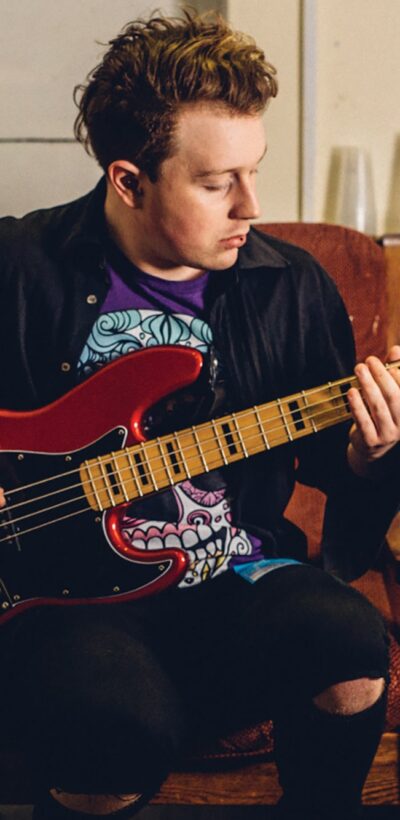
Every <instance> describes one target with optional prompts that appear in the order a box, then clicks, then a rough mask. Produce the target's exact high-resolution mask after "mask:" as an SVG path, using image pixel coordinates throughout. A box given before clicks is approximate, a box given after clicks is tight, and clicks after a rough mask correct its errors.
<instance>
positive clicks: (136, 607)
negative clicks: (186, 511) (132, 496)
mask: <svg viewBox="0 0 400 820" xmlns="http://www.w3.org/2000/svg"><path fill="white" fill-rule="evenodd" d="M0 649H1V658H2V661H1V665H2V676H1V689H2V691H1V695H0V712H1V714H0V720H1V724H0V725H1V726H2V727H3V737H6V738H7V743H8V742H9V741H8V739H9V738H10V737H12V738H14V739H15V743H16V744H19V745H20V746H21V747H23V748H24V749H25V750H28V751H29V753H30V754H31V759H32V766H33V767H34V770H35V774H36V777H37V782H38V785H39V786H40V787H41V788H49V787H52V786H58V787H60V788H62V789H63V790H65V791H70V792H77V793H100V794H101V793H116V794H119V793H131V792H136V791H138V792H147V793H148V792H151V791H152V790H155V789H156V788H157V786H158V785H159V783H160V782H161V781H162V779H163V778H164V777H165V775H166V774H167V772H168V771H169V770H170V769H171V768H172V767H173V766H175V765H176V764H177V762H179V759H180V758H181V757H182V755H186V754H188V750H189V749H190V747H191V746H192V745H193V741H194V742H195V744H196V745H197V744H198V742H199V741H200V740H203V739H204V740H206V739H207V738H213V737H215V736H216V735H218V734H220V733H223V732H229V731H231V730H234V729H237V728H239V727H243V726H245V725H246V724H247V725H248V724H252V723H254V722H256V721H258V720H265V719H266V718H269V717H272V718H273V719H274V723H275V732H276V759H277V764H278V768H279V773H280V779H281V783H282V785H283V788H284V792H285V800H286V801H288V804H290V805H293V806H296V807H297V810H298V811H299V812H301V811H304V816H305V817H306V816H307V817H308V820H310V818H312V817H314V816H315V817H318V820H319V818H320V817H325V816H326V817H329V816H331V815H330V813H329V812H330V811H331V810H332V816H334V814H333V810H334V809H335V811H336V812H338V811H339V810H340V812H341V814H340V816H341V818H343V817H346V816H347V815H346V811H347V812H349V814H348V816H349V817H350V816H353V815H352V814H351V811H353V809H354V810H355V807H356V806H357V804H358V802H359V799H360V792H361V788H362V785H363V782H364V779H365V777H366V774H367V772H368V768H369V766H370V763H371V761H372V758H373V755H374V752H375V750H376V746H377V744H378V742H379V738H380V734H381V731H382V729H383V722H384V698H382V699H381V700H380V701H379V702H378V703H377V704H376V705H375V706H374V707H372V708H371V709H368V710H366V711H365V712H362V713H360V714H358V715H355V716H350V717H342V716H332V715H328V714H326V713H323V712H320V711H319V710H317V709H316V708H315V707H314V706H313V702H312V699H313V697H314V696H315V695H317V694H318V693H320V692H322V691H324V690H325V689H326V688H328V687H329V686H331V685H332V684H334V683H338V682H340V681H345V680H352V679H357V678H362V677H371V678H381V677H383V678H386V679H387V676H388V651H387V636H386V631H385V627H384V624H383V622H382V619H381V616H380V615H379V613H378V612H377V611H376V610H375V609H374V608H373V607H372V606H371V604H369V602H368V601H367V600H366V599H364V598H363V597H362V596H361V595H360V594H358V593H357V592H356V591H354V590H353V589H351V588H350V587H348V586H346V585H345V584H343V583H341V582H340V581H337V580H335V579H334V578H332V577H331V576H329V575H328V574H326V573H324V572H322V571H321V570H318V569H315V568H312V567H309V566H304V565H299V566H289V567H285V568H283V569H279V570H275V571H273V572H271V573H269V574H268V575H266V576H264V577H263V578H262V579H261V580H260V581H258V582H257V583H255V584H249V583H248V582H247V581H245V580H243V579H242V578H240V577H239V576H237V575H236V574H235V573H233V572H227V573H225V574H224V575H221V576H220V577H219V578H216V579H214V580H212V581H210V582H208V583H207V582H206V583H204V584H202V585H200V586H199V587H197V588H194V589H191V590H188V591H186V590H185V591H181V590H172V591H167V592H164V593H162V594H160V595H159V596H157V597H153V598H148V599H146V600H143V601H140V602H136V603H135V602H132V603H131V604H123V605H118V606H88V607H70V608H68V607H63V608H61V607H53V608H41V609H36V610H31V611H30V612H26V613H24V614H23V615H21V616H19V617H18V618H15V619H13V620H12V621H10V622H9V623H8V624H6V625H4V626H3V627H2V628H1V630H0ZM6 670H7V672H6ZM5 672H6V673H5ZM324 812H325V813H324ZM296 816H297V815H296ZM298 816H303V815H302V814H300V813H299V815H298Z"/></svg>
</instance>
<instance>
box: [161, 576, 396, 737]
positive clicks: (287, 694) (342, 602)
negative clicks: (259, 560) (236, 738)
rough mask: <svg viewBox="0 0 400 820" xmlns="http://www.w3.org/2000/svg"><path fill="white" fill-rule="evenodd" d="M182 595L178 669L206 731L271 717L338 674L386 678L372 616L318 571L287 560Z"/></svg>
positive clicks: (379, 632)
mask: <svg viewBox="0 0 400 820" xmlns="http://www.w3.org/2000/svg"><path fill="white" fill-rule="evenodd" d="M214 585H215V586H214ZM193 592H194V593H196V590H194V591H193ZM185 595H188V598H187V601H184V600H183V599H182V603H183V604H184V607H185V609H186V612H185V615H184V614H183V613H182V622H183V623H184V624H185V632H186V634H185V637H184V642H183V644H182V660H183V664H181V665H179V662H178V661H177V662H176V668H179V669H180V670H181V673H182V683H181V684H180V688H181V691H184V690H185V687H186V691H187V695H188V700H189V701H191V703H192V709H195V710H196V713H197V715H198V725H199V727H201V728H202V729H204V728H205V730H206V731H208V729H211V731H212V732H214V730H222V731H225V730H229V729H234V728H239V727H240V726H243V725H246V724H248V723H251V722H255V721H257V720H262V719H266V718H268V717H272V716H273V714H274V711H275V710H276V708H280V707H281V705H282V703H283V704H284V703H285V702H288V701H291V702H293V701H297V702H298V703H299V705H300V704H301V703H302V702H304V700H310V698H312V697H314V696H315V695H316V694H318V693H319V692H321V691H323V690H324V689H326V688H328V687H329V686H331V685H332V684H334V683H338V682H340V681H342V680H352V679H353V680H354V679H357V678H362V677H372V678H374V677H376V678H378V677H382V676H383V677H386V676H387V668H388V652H387V636H386V629H385V625H384V623H383V620H382V618H381V616H380V614H379V613H378V612H377V610H375V608H374V607H373V606H372V605H371V604H370V603H369V602H368V601H367V600H366V599H365V598H364V597H363V596H361V595H360V594H359V593H358V592H357V591H356V590H354V589H352V588H351V587H349V586H348V585H346V584H344V583H342V582H340V581H338V580H337V579H335V578H333V577H332V576H330V575H328V574H327V573H325V572H323V571H322V570H319V569H316V568H313V567H310V566H307V565H296V566H288V567H284V568H282V569H278V570H273V571H272V572H270V573H268V574H267V575H265V576H264V577H263V578H261V579H260V580H259V581H257V582H256V583H254V584H250V583H248V582H247V581H246V580H244V579H243V578H242V577H240V576H237V575H236V574H235V573H230V574H229V575H228V574H226V575H225V576H222V577H221V578H220V579H215V580H214V581H212V582H211V583H210V584H209V585H208V588H206V587H204V590H202V589H199V590H198V594H197V596H196V594H192V597H189V593H186V592H184V593H183V596H185ZM196 597H197V600H196Z"/></svg>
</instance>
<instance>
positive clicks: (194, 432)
mask: <svg viewBox="0 0 400 820" xmlns="http://www.w3.org/2000/svg"><path fill="white" fill-rule="evenodd" d="M192 433H193V435H194V440H195V442H196V445H197V450H198V452H199V455H200V459H201V463H202V465H203V467H204V469H205V471H206V473H208V472H209V469H208V464H207V462H206V460H205V458H204V455H203V450H202V448H201V444H200V440H199V437H198V435H197V430H196V428H195V427H194V426H192Z"/></svg>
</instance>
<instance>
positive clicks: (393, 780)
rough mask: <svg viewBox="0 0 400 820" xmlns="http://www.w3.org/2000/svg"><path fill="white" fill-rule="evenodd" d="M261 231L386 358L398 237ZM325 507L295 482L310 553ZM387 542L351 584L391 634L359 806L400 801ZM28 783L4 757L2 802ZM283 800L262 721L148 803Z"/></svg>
mask: <svg viewBox="0 0 400 820" xmlns="http://www.w3.org/2000/svg"><path fill="white" fill-rule="evenodd" d="M258 227H259V228H260V229H261V230H264V231H266V232H267V233H270V234H273V235H275V236H279V237H281V238H283V239H285V240H287V241H289V242H293V243H294V244H297V245H301V246H303V247H304V248H305V249H307V250H309V251H310V252H311V253H313V255H314V256H316V257H317V259H319V261H320V262H321V263H322V264H323V266H324V267H325V268H326V269H327V270H328V272H329V273H330V274H331V275H332V276H333V278H334V279H335V280H336V282H337V284H338V287H339V290H340V291H341V293H342V296H343V298H344V301H345V303H346V306H347V308H348V312H349V315H350V317H351V319H352V322H353V327H354V333H355V337H356V345H357V352H358V357H359V358H360V359H362V358H364V357H365V356H366V355H368V354H369V353H375V354H377V355H379V356H381V357H385V354H386V351H387V347H388V345H389V344H392V343H393V342H394V341H400V320H398V319H397V313H398V312H399V311H398V309H397V305H398V304H399V299H400V292H399V291H400V237H397V239H396V237H393V238H392V239H391V240H390V241H389V239H390V238H389V239H388V240H387V241H386V242H383V243H382V244H379V243H377V242H375V241H374V240H373V239H371V238H369V237H366V236H364V235H362V234H360V233H358V232H357V231H353V230H350V229H346V228H341V227H337V226H331V225H318V224H302V223H292V224H269V225H259V226H258ZM399 314H400V312H399ZM323 509H324V497H323V495H322V494H321V493H320V492H318V491H314V490H310V489H309V488H307V489H306V488H304V487H300V486H299V487H298V488H297V489H296V492H295V494H294V497H293V499H292V500H291V502H290V504H289V507H288V509H287V516H288V517H289V518H290V519H291V520H293V521H295V522H296V523H297V524H299V525H300V526H301V527H302V529H304V531H305V532H306V534H307V537H308V544H309V554H310V556H311V557H315V556H316V554H317V551H318V544H319V537H320V529H321V522H322V517H323ZM310 522H311V523H310ZM390 536H391V543H392V545H393V550H394V551H393V552H391V551H390V550H389V548H387V547H386V548H385V550H384V555H383V558H382V560H381V561H380V565H379V567H374V568H373V569H372V570H370V571H369V572H368V573H367V574H366V575H365V576H364V577H363V578H362V579H361V580H360V581H358V582H357V584H356V585H357V587H358V588H359V589H360V590H361V591H362V592H363V593H364V594H366V595H367V596H368V597H369V598H370V599H371V600H372V601H373V602H374V604H375V605H376V606H378V608H379V609H380V610H381V611H382V612H383V614H384V615H385V617H386V618H387V620H388V621H389V623H390V624H391V626H392V629H393V639H392V647H391V653H392V654H391V673H392V679H391V684H390V691H389V709H388V715H387V726H386V730H387V731H386V733H385V735H384V736H383V738H382V742H381V745H380V747H379V750H378V753H377V756H376V758H375V761H374V764H373V766H372V769H371V772H370V776H369V778H368V781H367V784H366V787H365V790H364V800H365V802H366V803H386V804H400V797H399V788H400V787H399V746H398V735H397V732H396V731H395V730H396V729H397V727H399V726H400V646H399V644H398V642H397V640H396V635H398V634H399V632H398V630H399V629H400V586H399V585H398V582H397V577H399V579H400V575H399V574H398V572H397V567H398V564H397V559H396V544H397V551H398V554H397V557H398V558H400V526H399V525H398V523H397V522H394V524H393V526H392V528H391V533H390ZM3 740H4V739H3ZM194 746H195V744H194ZM3 747H4V744H3ZM33 787H34V784H33V783H32V777H31V774H30V769H29V760H22V759H20V758H19V759H16V758H15V757H14V756H13V755H12V754H11V753H10V754H7V753H6V752H3V753H2V754H0V804H1V803H3V804H5V803H8V804H10V803H15V804H17V803H19V804H22V803H32V802H33V793H34V792H33ZM279 795H280V790H279V784H278V782H277V776H276V770H275V766H274V763H273V736H272V724H271V722H266V723H264V724H261V725H259V726H254V727H251V728H249V729H248V730H247V731H246V732H241V733H238V734H237V735H235V736H232V737H229V738H223V739H219V740H217V741H216V742H215V745H214V748H212V749H195V748H194V750H193V759H192V760H191V761H189V762H188V768H187V770H185V771H180V772H173V773H172V774H171V775H170V776H169V777H168V779H167V780H166V782H165V783H164V785H163V787H162V789H161V791H160V793H159V794H158V795H157V796H156V797H155V798H154V800H153V801H152V802H153V803H156V804H160V805H161V804H168V805H172V804H175V805H177V804H181V805H195V804H197V805H200V804H203V805H207V804H208V805H223V804H225V805H228V804H231V805H255V804H270V803H275V802H276V801H277V799H278V798H279Z"/></svg>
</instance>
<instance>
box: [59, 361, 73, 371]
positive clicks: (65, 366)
mask: <svg viewBox="0 0 400 820" xmlns="http://www.w3.org/2000/svg"><path fill="white" fill-rule="evenodd" d="M61 370H62V372H63V373H69V371H70V370H71V365H70V363H69V362H62V364H61Z"/></svg>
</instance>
